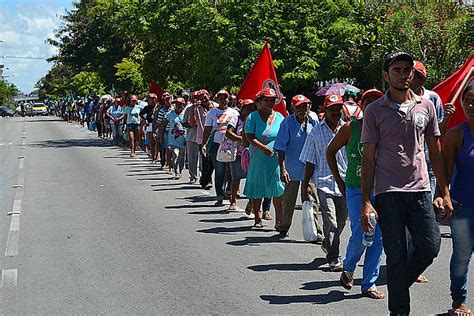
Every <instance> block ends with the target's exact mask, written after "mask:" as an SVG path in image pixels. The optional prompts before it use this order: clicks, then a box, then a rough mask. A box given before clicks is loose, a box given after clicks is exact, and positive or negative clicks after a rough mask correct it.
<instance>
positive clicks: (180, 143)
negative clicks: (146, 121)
mask: <svg viewBox="0 0 474 316" xmlns="http://www.w3.org/2000/svg"><path fill="white" fill-rule="evenodd" d="M173 103H174V110H171V111H169V112H168V113H166V115H165V118H164V120H163V125H162V127H161V128H162V129H163V131H162V132H161V135H162V137H167V138H168V140H167V141H166V144H167V146H168V148H167V149H169V150H170V151H171V153H172V156H171V158H172V160H171V167H172V169H173V171H174V178H175V179H176V180H179V179H181V174H182V172H183V168H184V157H185V154H186V130H185V128H184V126H183V120H184V113H183V110H184V106H185V104H186V101H184V99H183V98H177V99H176V100H174V102H173ZM161 143H165V141H164V140H163V139H162V140H161Z"/></svg>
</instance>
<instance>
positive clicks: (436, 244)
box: [59, 52, 474, 315]
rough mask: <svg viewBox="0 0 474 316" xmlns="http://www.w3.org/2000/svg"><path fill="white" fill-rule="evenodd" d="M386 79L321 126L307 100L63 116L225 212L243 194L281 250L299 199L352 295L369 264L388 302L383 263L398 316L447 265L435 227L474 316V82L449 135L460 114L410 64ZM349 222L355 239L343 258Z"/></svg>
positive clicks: (343, 102)
mask: <svg viewBox="0 0 474 316" xmlns="http://www.w3.org/2000/svg"><path fill="white" fill-rule="evenodd" d="M383 76H384V79H385V81H386V82H387V84H388V90H387V92H386V93H382V92H381V91H378V90H377V89H369V90H367V91H365V92H364V93H363V94H362V95H360V94H358V93H356V91H355V90H354V89H351V88H348V89H346V90H345V91H344V93H343V95H342V96H340V95H337V94H330V95H327V96H326V97H325V99H324V105H323V106H322V107H320V108H318V110H317V112H313V111H312V110H311V109H312V102H311V101H310V100H309V98H308V97H306V96H304V95H301V94H300V95H296V96H294V97H293V98H291V102H290V103H291V104H290V105H291V112H292V114H291V115H289V116H287V117H284V116H283V115H282V114H281V113H279V112H277V111H275V110H274V105H275V100H276V99H277V97H278V96H277V93H276V91H275V90H273V89H271V88H264V89H262V90H261V91H259V92H258V93H257V94H256V95H255V97H254V98H253V99H244V100H238V99H237V98H236V97H235V96H233V95H230V93H229V92H228V91H226V90H220V91H218V92H217V93H216V94H215V95H214V96H211V94H210V93H209V92H208V91H207V90H205V89H198V90H196V91H194V92H192V93H184V94H182V95H181V96H180V97H177V98H174V97H173V96H172V95H171V94H168V93H164V94H163V95H162V96H161V97H160V98H158V96H157V95H156V94H154V93H150V94H148V95H146V96H140V97H139V96H137V95H134V94H132V95H129V94H128V93H124V94H123V96H122V97H115V98H114V97H112V96H111V95H105V96H102V97H101V98H100V99H98V100H94V99H93V98H89V99H88V100H86V101H83V100H78V101H76V102H69V103H68V102H65V103H64V104H62V106H61V107H59V108H60V109H61V112H62V114H63V115H65V116H66V117H67V120H68V121H69V122H72V121H77V122H78V123H80V124H82V125H85V124H87V126H88V127H89V128H90V129H91V130H97V133H98V136H99V137H103V138H110V139H112V141H113V144H122V145H124V144H128V146H129V148H130V157H132V158H133V157H135V156H136V152H137V150H143V151H145V152H146V153H148V155H149V157H150V162H151V163H154V164H157V165H158V167H159V168H162V169H164V170H166V171H167V172H168V173H169V174H170V175H172V176H173V177H174V179H176V180H180V179H181V178H182V177H183V169H184V167H185V165H187V169H188V170H189V182H190V183H191V184H199V185H200V186H201V187H202V188H203V189H206V190H210V189H212V188H214V190H215V195H216V202H215V206H223V205H228V210H229V211H239V210H240V209H239V207H238V206H237V203H236V201H237V198H238V196H239V194H240V192H243V195H245V197H246V198H247V199H248V203H247V205H246V206H245V209H244V210H242V211H244V212H245V213H246V214H247V215H249V216H252V218H253V219H254V227H255V228H261V227H263V226H264V221H266V222H267V223H268V221H271V220H274V221H273V223H274V229H275V230H276V231H277V232H278V234H279V236H280V237H281V238H286V237H287V236H288V232H289V230H290V228H291V225H292V218H293V214H294V210H295V206H296V203H297V198H298V193H299V192H301V201H302V202H306V201H313V200H315V202H314V203H311V204H310V205H311V208H312V218H313V219H314V220H313V222H314V224H313V225H314V232H315V237H314V240H312V241H313V242H314V243H317V244H320V245H321V247H322V250H323V251H324V253H325V254H326V258H327V262H328V264H329V269H330V270H331V271H334V272H339V273H340V282H341V285H342V286H343V287H344V288H346V289H351V288H352V287H353V286H354V272H355V269H356V267H357V264H358V263H359V261H360V260H361V257H362V256H365V258H364V261H363V262H364V265H363V278H362V283H361V292H362V293H363V295H364V296H367V297H370V298H373V299H383V298H384V297H385V294H384V293H383V292H382V291H380V290H378V289H377V286H376V282H377V279H378V277H379V272H380V265H381V261H382V251H383V250H384V251H385V254H386V263H387V285H388V305H389V310H390V312H391V313H393V314H399V315H407V314H408V313H409V312H410V296H409V288H410V286H411V285H412V284H413V283H414V282H427V279H426V277H424V276H423V274H422V273H423V271H424V270H425V269H426V268H427V267H428V266H429V265H430V264H431V263H432V262H433V260H434V259H435V257H436V256H437V254H438V252H439V248H440V243H441V239H440V231H439V227H438V225H439V224H438V223H437V221H438V222H443V221H444V222H449V225H450V226H451V235H452V242H453V253H452V257H451V263H450V277H451V286H450V290H451V297H452V309H451V310H450V313H451V314H452V315H472V313H471V312H470V311H469V309H468V306H467V305H466V303H467V279H468V270H469V262H470V258H471V256H472V251H473V249H474V186H473V185H472V176H473V175H474V81H473V80H471V81H470V83H468V84H467V85H466V86H465V88H464V90H463V92H462V95H461V104H462V107H463V110H464V114H465V116H466V118H467V121H466V122H465V123H462V124H461V125H459V126H456V127H454V128H452V129H449V130H447V122H448V120H449V118H450V116H451V115H453V113H454V107H453V106H452V105H451V104H446V105H445V106H444V107H443V105H442V102H441V99H440V97H439V96H438V95H437V94H436V93H435V92H433V91H430V90H428V89H426V88H425V87H424V83H425V82H426V78H427V72H426V69H425V67H424V65H423V64H422V63H421V62H418V61H415V60H413V58H412V56H411V55H409V54H407V53H403V52H394V53H391V54H387V55H386V56H385V58H384V61H383ZM441 137H443V138H444V141H443V144H442V147H441V142H440V139H441ZM243 179H246V181H245V185H244V186H243V187H241V180H243ZM271 204H273V207H274V214H273V215H272V214H271V212H270V208H271V207H270V206H271ZM348 218H349V222H350V231H351V236H350V239H349V242H348V245H347V248H346V249H345V250H342V249H341V240H340V238H341V233H342V231H343V230H344V228H345V225H346V222H347V219H348ZM321 222H322V224H321ZM342 258H344V259H343V260H341V259H342Z"/></svg>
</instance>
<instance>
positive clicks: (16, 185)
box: [12, 184, 23, 189]
mask: <svg viewBox="0 0 474 316" xmlns="http://www.w3.org/2000/svg"><path fill="white" fill-rule="evenodd" d="M12 188H14V189H17V188H23V184H14V185H13V187H12Z"/></svg>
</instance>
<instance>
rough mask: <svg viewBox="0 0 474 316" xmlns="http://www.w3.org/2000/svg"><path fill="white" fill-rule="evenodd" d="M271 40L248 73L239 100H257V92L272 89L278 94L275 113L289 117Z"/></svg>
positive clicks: (238, 96)
mask: <svg viewBox="0 0 474 316" xmlns="http://www.w3.org/2000/svg"><path fill="white" fill-rule="evenodd" d="M269 41H270V40H269V39H267V42H266V43H265V46H263V49H262V51H261V52H260V55H259V56H258V58H257V60H256V61H255V64H254V65H253V67H252V69H250V72H249V73H248V75H247V77H246V78H245V80H244V83H242V86H241V87H240V91H239V93H238V94H237V98H238V99H240V100H244V99H252V100H253V99H255V95H256V94H257V92H259V91H260V90H262V89H263V88H272V89H273V90H275V91H276V93H277V96H278V97H277V99H276V101H275V111H278V112H280V113H281V114H282V115H283V116H285V117H286V116H288V111H287V110H286V105H285V100H284V98H283V94H282V93H281V91H280V86H279V85H278V79H277V76H276V73H275V67H274V66H273V59H272V54H271V53H270V48H269V47H268V43H269Z"/></svg>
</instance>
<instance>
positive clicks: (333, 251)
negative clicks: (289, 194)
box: [300, 95, 347, 272]
mask: <svg viewBox="0 0 474 316" xmlns="http://www.w3.org/2000/svg"><path fill="white" fill-rule="evenodd" d="M342 106H343V101H342V98H341V97H340V96H338V95H328V96H327V97H326V99H325V100H324V113H325V114H324V119H323V120H322V121H321V122H320V123H319V124H318V125H317V126H315V127H314V128H313V130H312V131H311V133H310V134H309V135H308V137H307V138H306V142H305V144H304V146H303V150H302V151H301V155H300V160H301V161H302V162H304V163H305V164H306V166H305V175H304V180H303V185H302V188H301V195H302V196H301V200H302V201H308V200H309V194H310V193H311V190H310V188H309V181H310V180H311V179H312V180H313V183H314V184H315V186H316V189H317V194H318V200H319V204H320V209H321V214H322V218H323V233H324V241H323V243H322V245H321V248H322V250H323V251H324V252H325V253H326V259H327V261H328V263H329V269H330V270H331V271H333V272H341V271H342V263H341V259H340V255H339V252H340V250H339V248H340V243H341V234H342V231H343V229H344V227H345V225H346V220H347V207H346V199H345V197H344V195H343V194H342V192H340V191H339V188H338V187H337V185H336V182H335V179H334V176H333V175H332V173H331V170H330V169H329V166H328V162H327V159H326V149H327V147H328V145H329V143H330V142H331V141H332V139H333V138H334V136H335V135H336V133H337V131H338V130H339V129H340V128H341V126H342V124H343V123H344V122H343V121H342V120H341V115H342ZM336 161H337V167H338V169H339V173H340V174H341V177H343V178H344V177H345V176H346V169H347V158H346V152H345V149H344V148H341V149H340V150H339V151H338V152H337V154H336Z"/></svg>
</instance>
